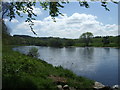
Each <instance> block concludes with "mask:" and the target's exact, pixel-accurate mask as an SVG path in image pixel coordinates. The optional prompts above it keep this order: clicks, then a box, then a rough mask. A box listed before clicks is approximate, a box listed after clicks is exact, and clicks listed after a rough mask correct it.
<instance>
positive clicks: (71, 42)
mask: <svg viewBox="0 0 120 90" xmlns="http://www.w3.org/2000/svg"><path fill="white" fill-rule="evenodd" d="M64 43H65V46H73V45H74V43H75V42H74V40H71V39H70V40H69V39H68V40H66V41H65V42H64Z"/></svg>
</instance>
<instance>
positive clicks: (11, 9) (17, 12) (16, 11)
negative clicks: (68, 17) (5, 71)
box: [0, 0, 118, 35]
mask: <svg viewBox="0 0 120 90" xmlns="http://www.w3.org/2000/svg"><path fill="white" fill-rule="evenodd" d="M30 1H31V0H27V2H2V3H0V4H2V5H1V6H2V8H0V12H2V19H3V18H4V17H6V16H7V17H9V18H10V20H12V19H13V18H15V17H16V16H19V17H23V16H22V15H21V14H22V13H25V14H27V17H26V16H24V17H25V18H26V19H25V22H28V23H29V25H30V28H31V31H32V32H33V33H34V34H36V33H35V32H34V30H33V27H32V26H33V25H34V22H33V21H32V20H35V17H36V16H37V15H36V14H35V13H34V12H33V7H34V6H36V2H35V1H33V2H30ZM45 1H46V2H42V1H41V0H40V2H39V5H40V7H42V8H43V9H44V10H48V11H49V15H50V16H51V17H52V18H53V20H54V22H55V17H56V16H59V15H63V14H62V13H61V12H60V8H64V6H65V4H67V3H69V0H62V1H61V0H60V1H59V2H55V1H53V2H52V0H49V1H48V0H45ZM50 1H51V2H50ZM76 1H78V2H79V4H80V6H81V7H85V8H89V3H88V1H87V0H85V1H83V0H76ZM91 1H94V0H91ZM111 2H113V3H116V4H118V2H116V1H114V0H111ZM108 3H109V2H107V0H106V1H105V0H104V1H101V6H102V7H104V8H105V10H107V11H110V10H109V8H108V7H107V4H108ZM36 35H37V34H36Z"/></svg>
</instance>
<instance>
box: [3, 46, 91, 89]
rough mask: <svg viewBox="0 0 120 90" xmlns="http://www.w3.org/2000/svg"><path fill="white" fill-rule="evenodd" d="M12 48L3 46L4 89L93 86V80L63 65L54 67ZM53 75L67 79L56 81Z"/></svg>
mask: <svg viewBox="0 0 120 90" xmlns="http://www.w3.org/2000/svg"><path fill="white" fill-rule="evenodd" d="M11 48H12V47H11V46H3V51H2V52H3V58H2V63H3V65H2V71H3V75H2V76H3V77H2V78H3V89H8V88H11V89H12V90H16V89H18V88H21V89H22V88H26V89H34V90H41V89H42V88H43V89H49V90H53V89H56V86H57V84H63V85H64V84H68V85H69V86H71V87H76V88H92V85H93V81H92V80H89V79H86V78H83V77H78V76H76V75H75V74H73V73H72V72H71V71H69V70H67V69H63V68H62V67H53V66H52V65H51V64H47V63H46V62H44V61H42V60H40V59H37V58H32V57H29V56H26V55H23V54H21V53H19V52H15V51H12V49H11ZM53 77H59V78H64V79H65V80H66V81H65V82H63V81H62V80H61V81H59V80H58V81H57V80H56V81H55V80H54V79H53ZM56 79H57V78H56Z"/></svg>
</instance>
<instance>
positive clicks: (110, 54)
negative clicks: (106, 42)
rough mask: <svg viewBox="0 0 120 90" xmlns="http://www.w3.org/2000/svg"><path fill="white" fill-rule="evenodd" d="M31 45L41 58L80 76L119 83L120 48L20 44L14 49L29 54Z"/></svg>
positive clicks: (111, 83) (106, 82)
mask: <svg viewBox="0 0 120 90" xmlns="http://www.w3.org/2000/svg"><path fill="white" fill-rule="evenodd" d="M31 47H36V48H38V49H39V54H40V56H39V58H40V59H42V60H44V61H46V62H48V63H50V64H52V65H53V66H60V65H61V66H62V67H63V68H67V69H69V70H72V71H73V72H74V73H76V74H77V75H79V76H85V77H87V78H90V79H93V80H96V81H99V82H101V83H103V84H105V85H115V84H118V51H120V49H117V48H95V47H89V48H84V47H70V48H53V47H41V46H20V47H16V48H14V50H17V51H20V52H21V53H25V54H27V52H28V51H29V49H30V48H31Z"/></svg>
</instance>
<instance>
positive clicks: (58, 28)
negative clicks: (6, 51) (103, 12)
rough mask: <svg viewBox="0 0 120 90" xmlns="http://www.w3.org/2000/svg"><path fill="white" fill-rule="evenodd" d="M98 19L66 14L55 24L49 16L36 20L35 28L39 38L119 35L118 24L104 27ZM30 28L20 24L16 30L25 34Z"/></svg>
mask: <svg viewBox="0 0 120 90" xmlns="http://www.w3.org/2000/svg"><path fill="white" fill-rule="evenodd" d="M97 18H98V17H97V16H94V15H90V14H79V13H74V14H73V15H71V16H67V15H66V14H65V15H64V16H61V17H57V18H56V22H53V20H52V19H51V17H50V16H49V17H46V18H44V19H43V20H34V21H33V22H34V24H35V25H34V27H33V28H34V31H35V32H36V33H37V34H38V36H42V37H49V36H53V37H61V38H79V37H80V35H81V34H82V33H84V32H92V33H93V34H94V36H106V35H109V36H111V35H112V36H113V35H114V36H115V35H118V26H117V25H116V24H112V25H111V24H107V25H104V24H103V23H102V22H99V21H97ZM28 27H29V26H28V24H27V23H25V22H23V23H20V24H18V25H17V27H16V28H15V30H18V31H20V30H21V29H23V28H24V32H23V34H24V33H25V32H26V33H27V32H29V33H30V32H31V31H30V29H29V28H28ZM13 33H14V32H13ZM30 35H33V34H32V33H31V34H30Z"/></svg>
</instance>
